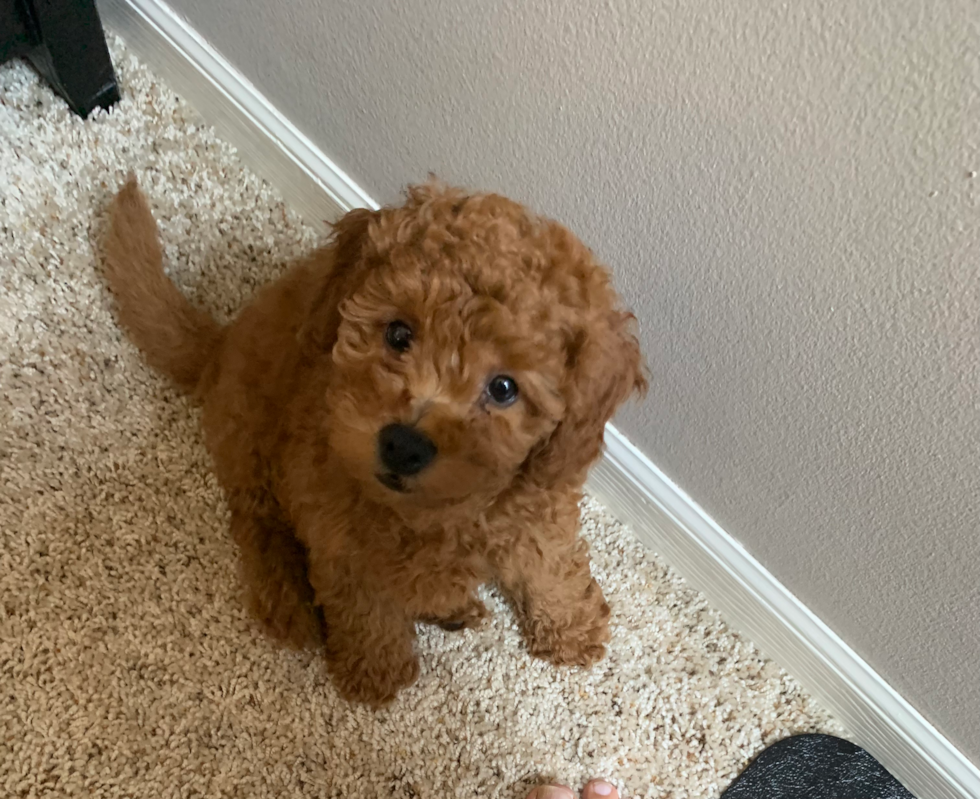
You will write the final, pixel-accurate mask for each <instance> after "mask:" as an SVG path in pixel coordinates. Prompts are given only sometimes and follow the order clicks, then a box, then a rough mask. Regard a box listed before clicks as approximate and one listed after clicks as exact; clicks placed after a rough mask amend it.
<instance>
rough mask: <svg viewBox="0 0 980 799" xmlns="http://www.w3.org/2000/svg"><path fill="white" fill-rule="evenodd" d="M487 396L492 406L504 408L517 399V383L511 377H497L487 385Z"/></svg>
mask: <svg viewBox="0 0 980 799" xmlns="http://www.w3.org/2000/svg"><path fill="white" fill-rule="evenodd" d="M487 396H488V397H490V399H491V400H492V401H493V402H494V404H496V405H500V406H502V407H506V406H507V405H510V404H511V403H513V402H514V400H516V399H517V382H516V381H515V380H514V378H513V377H508V376H507V375H497V376H496V377H494V378H493V379H492V380H491V381H490V382H489V383H487Z"/></svg>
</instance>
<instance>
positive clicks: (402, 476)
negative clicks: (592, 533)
mask: <svg viewBox="0 0 980 799" xmlns="http://www.w3.org/2000/svg"><path fill="white" fill-rule="evenodd" d="M104 254H105V267H106V276H107V279H108V282H109V285H110V287H111V289H112V291H113V293H114V295H115V297H116V300H117V304H118V310H119V317H120V320H121V322H122V324H123V326H124V327H125V328H126V330H127V331H128V332H129V334H130V335H131V337H132V338H133V340H134V341H135V342H136V344H137V345H138V346H139V347H140V348H141V349H142V351H143V352H144V354H145V356H146V359H147V361H148V362H149V363H150V364H151V365H152V366H153V367H155V368H156V369H158V370H160V371H161V372H163V373H164V374H166V375H169V376H170V377H171V378H172V379H173V380H174V381H175V382H176V383H177V384H178V385H179V386H181V387H182V388H184V389H185V390H187V391H189V392H192V393H193V394H194V395H196V396H197V397H198V398H199V399H200V400H201V401H202V403H203V420H204V430H205V435H206V439H207V444H208V448H209V449H210V451H211V454H212V456H213V458H214V463H215V467H216V469H217V474H218V477H219V479H220V481H221V484H222V486H223V487H224V490H225V492H226V494H227V498H228V503H229V505H230V508H231V526H232V533H233V535H234V538H235V541H236V542H237V544H238V546H239V548H240V549H241V558H242V563H243V570H244V583H245V586H246V589H247V593H248V598H249V605H250V609H251V611H252V612H253V613H254V614H255V615H256V617H257V618H258V619H259V620H260V621H261V622H262V623H263V625H264V627H265V629H266V630H267V631H268V632H269V633H270V634H271V635H273V636H275V637H276V638H278V639H281V640H283V641H286V642H289V643H291V644H292V645H295V646H298V647H303V646H309V645H319V644H321V643H322V644H324V652H325V656H326V662H327V665H328V669H329V671H330V673H331V675H332V677H333V679H334V681H335V683H336V685H337V687H338V688H339V690H340V691H341V693H342V694H343V695H344V696H345V697H347V698H349V699H352V700H358V701H362V702H367V703H369V704H372V705H380V704H384V703H386V702H388V701H390V700H391V699H393V698H394V697H395V695H396V693H397V692H398V690H399V689H400V688H402V687H404V686H406V685H409V684H411V683H412V682H413V681H414V680H415V678H416V676H417V675H418V662H417V659H416V656H415V652H414V646H413V645H414V638H415V624H416V622H417V621H428V622H432V623H436V624H440V625H442V626H443V627H446V628H447V629H459V628H460V627H464V626H474V625H477V624H479V623H480V622H481V620H482V619H483V617H484V616H485V615H486V609H485V608H484V606H483V604H482V603H481V602H480V601H479V600H478V599H477V598H476V597H475V596H474V591H475V589H476V588H477V587H478V586H479V585H480V584H481V583H486V582H490V581H495V582H496V583H497V584H499V585H500V586H501V588H502V589H503V590H504V591H505V592H506V593H507V594H508V595H509V596H510V598H511V599H512V601H513V603H514V606H515V608H516V612H517V614H518V617H519V619H520V624H521V627H522V630H523V635H524V637H525V639H526V641H527V646H528V649H529V650H530V651H531V654H533V655H536V656H538V657H542V658H546V659H547V660H550V661H551V662H553V663H556V664H578V665H582V666H587V665H589V664H591V663H592V662H593V661H594V660H597V659H598V658H601V657H602V656H603V654H604V653H605V649H604V646H603V644H604V642H605V641H606V640H607V639H608V617H609V607H608V606H607V605H606V603H605V601H604V599H603V596H602V591H601V590H600V588H599V586H598V585H597V584H596V582H595V580H593V579H592V575H591V572H590V569H589V557H588V551H587V547H586V544H585V542H584V541H583V540H582V539H581V538H580V537H579V535H578V528H579V510H578V503H579V500H580V498H581V490H582V484H583V482H584V480H585V476H586V472H587V470H588V467H589V466H590V464H592V463H593V461H595V460H596V458H597V457H598V456H599V454H600V452H601V448H602V435H603V426H604V424H605V422H606V421H607V420H608V419H609V418H610V417H611V416H612V415H613V413H614V411H615V410H616V408H617V406H619V404H620V403H622V402H623V401H624V400H625V399H626V398H627V397H628V396H629V395H630V394H631V393H632V392H633V391H634V390H642V389H644V388H645V387H646V383H645V380H644V377H643V371H642V365H641V359H640V352H639V347H638V344H637V341H636V338H635V337H634V335H633V334H632V332H631V330H630V328H631V322H632V316H631V315H630V314H628V313H626V312H624V311H622V310H621V309H620V304H619V300H618V297H617V296H616V294H615V292H614V291H613V289H612V288H611V287H610V284H609V278H608V275H607V273H606V270H605V269H603V267H602V266H600V265H599V264H598V263H596V261H595V259H594V258H593V256H592V254H591V253H590V252H589V250H588V249H587V248H586V247H585V246H584V245H583V244H582V243H581V242H579V241H578V239H576V238H575V237H574V236H573V235H572V234H571V233H569V232H568V231H567V230H566V229H565V228H563V227H562V226H561V225H558V224H556V223H555V222H552V221H550V220H547V219H542V218H540V217H537V216H534V215H532V214H531V213H529V212H528V211H527V210H525V209H524V208H522V207H521V206H520V205H517V204H516V203H514V202H511V201H510V200H507V199H505V198H503V197H500V196H497V195H493V194H476V195H468V194H465V193H463V192H461V191H458V190H454V189H451V188H447V187H445V186H442V185H441V184H437V183H429V184H425V185H422V186H418V187H415V188H412V189H410V190H409V192H408V196H407V201H406V202H405V204H404V205H402V206H399V207H390V208H383V209H381V210H379V211H369V210H355V211H351V212H350V213H348V214H347V215H346V216H344V217H343V218H342V219H341V220H340V221H339V222H338V223H337V224H336V226H335V231H334V236H333V238H332V240H331V242H330V243H329V244H328V245H327V246H325V247H323V248H322V249H319V250H317V251H315V252H314V253H313V254H312V255H310V256H309V258H307V259H306V260H304V261H302V262H300V263H297V264H296V265H294V266H293V267H292V269H291V270H290V271H289V272H287V273H286V274H285V276H283V277H282V278H281V279H279V280H277V281H275V282H274V283H272V284H270V285H268V286H266V287H265V288H263V289H262V290H261V291H259V292H258V294H257V295H256V296H255V298H254V299H253V300H252V301H251V303H250V304H249V305H248V306H247V307H245V309H244V310H243V311H242V312H241V313H240V314H239V316H238V318H237V319H236V320H235V321H234V322H232V323H231V324H229V325H228V326H225V327H222V326H221V325H219V324H218V323H217V322H216V321H215V320H214V319H212V318H211V317H210V316H209V315H207V314H206V313H204V312H203V311H201V310H199V309H197V308H195V307H193V306H192V305H191V304H190V303H189V302H188V301H187V300H186V299H185V298H184V297H183V296H182V295H181V294H180V292H179V291H178V289H177V288H176V286H175V285H174V284H173V283H172V282H171V281H170V280H169V278H167V277H166V275H165V274H164V271H163V264H162V253H161V248H160V244H159V241H158V238H157V230H156V225H155V223H154V220H153V217H152V216H151V214H150V210H149V207H148V205H147V203H146V201H145V199H144V198H143V196H142V194H141V193H140V190H139V187H138V186H137V184H136V181H135V179H133V178H131V179H130V180H129V182H128V183H127V184H126V186H125V187H124V188H123V189H122V190H121V191H120V193H119V194H118V196H117V197H116V199H115V201H114V203H113V205H112V209H111V225H110V230H109V233H108V235H107V237H106V240H105V243H104Z"/></svg>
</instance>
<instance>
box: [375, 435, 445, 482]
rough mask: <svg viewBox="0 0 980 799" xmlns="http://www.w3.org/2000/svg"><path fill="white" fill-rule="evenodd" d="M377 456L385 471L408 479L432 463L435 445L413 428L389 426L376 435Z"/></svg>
mask: <svg viewBox="0 0 980 799" xmlns="http://www.w3.org/2000/svg"><path fill="white" fill-rule="evenodd" d="M378 455H379V456H380V458H381V462H382V463H383V464H384V466H385V468H386V469H388V470H390V471H391V472H393V473H394V474H397V475H400V476H402V477H410V476H411V475H413V474H418V473H419V472H421V471H422V470H423V469H424V468H425V467H426V466H428V465H429V464H430V463H432V460H433V458H435V456H436V445H435V444H433V443H432V439H430V438H429V437H428V436H427V435H425V434H424V433H421V432H419V431H418V430H416V429H415V428H414V427H409V426H407V425H403V424H390V425H388V426H387V427H384V428H382V430H381V432H380V433H379V434H378Z"/></svg>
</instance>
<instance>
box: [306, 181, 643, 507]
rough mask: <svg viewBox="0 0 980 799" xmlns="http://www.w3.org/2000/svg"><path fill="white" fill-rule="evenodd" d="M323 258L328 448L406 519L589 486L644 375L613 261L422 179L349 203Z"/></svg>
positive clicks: (320, 308) (320, 343) (318, 334)
mask: <svg viewBox="0 0 980 799" xmlns="http://www.w3.org/2000/svg"><path fill="white" fill-rule="evenodd" d="M333 259H334V264H333V268H332V271H331V272H330V274H329V275H328V276H327V277H325V279H324V283H323V286H322V291H321V295H320V296H319V297H317V298H316V299H315V301H314V302H313V304H312V311H311V314H310V318H309V319H308V321H307V324H306V327H305V330H304V334H303V335H304V338H305V343H306V346H308V347H312V348H314V349H315V350H317V351H319V352H320V353H321V355H326V354H327V353H329V357H330V359H331V361H332V363H331V378H330V389H329V396H328V397H326V398H325V400H326V407H327V409H328V413H329V414H330V420H329V435H330V444H331V448H332V449H333V450H334V452H335V453H336V455H337V456H338V457H339V458H340V459H341V460H342V461H343V463H344V466H345V468H346V470H347V471H348V472H349V474H351V475H352V476H353V477H354V478H355V479H356V480H358V481H359V482H360V483H361V484H362V485H363V486H364V488H365V491H366V492H367V493H368V494H369V495H370V496H371V497H373V498H374V499H376V500H378V501H381V502H384V503H386V504H388V505H390V506H392V507H393V508H395V509H396V510H397V511H399V512H400V513H402V515H403V516H406V515H410V513H411V510H412V509H413V508H416V509H422V508H440V507H444V506H448V505H453V504H457V503H461V502H463V501H464V500H469V499H474V498H476V499H477V500H478V501H485V502H489V501H491V500H492V499H493V498H494V497H496V496H498V495H499V494H500V492H502V491H504V490H505V489H507V488H508V487H509V486H512V485H514V484H515V483H516V482H517V481H526V482H528V483H533V484H535V485H538V486H541V487H544V488H557V487H563V486H567V485H577V484H581V482H582V481H583V479H584V477H585V473H586V470H587V468H588V466H589V465H590V464H591V463H592V462H593V461H594V460H595V459H596V458H597V457H598V455H599V453H600V451H601V447H602V434H603V426H604V425H605V423H606V421H608V420H609V418H610V417H611V416H612V415H613V413H614V412H615V410H616V408H617V406H618V405H619V404H620V403H621V402H623V401H624V400H625V399H626V398H627V397H628V396H629V395H630V393H631V392H632V391H634V390H636V389H643V388H645V385H646V383H645V380H644V378H643V373H642V365H641V359H640V352H639V346H638V344H637V341H636V338H635V337H634V335H633V334H632V332H631V331H630V327H631V321H632V317H631V316H630V315H629V314H628V313H625V312H624V311H622V310H620V308H619V300H618V297H617V296H616V294H615V292H614V291H613V289H612V288H611V286H610V284H609V278H608V274H607V273H606V271H605V269H603V268H602V267H601V266H600V265H599V264H597V263H596V261H595V260H594V259H593V257H592V254H591V253H590V252H589V250H588V249H587V248H586V247H585V246H584V245H583V244H582V243H581V242H579V241H578V239H576V238H575V237H574V236H573V235H572V234H571V233H570V232H568V231H567V230H566V229H565V228H563V227H562V226H560V225H558V224H556V223H555V222H552V221H550V220H545V219H541V218H538V217H535V216H533V215H531V214H530V213H528V212H527V211H526V210H525V209H524V208H522V207H521V206H519V205H517V204H516V203H514V202H511V201H510V200H507V199H505V198H503V197H500V196H497V195H492V194H482V195H467V194H464V193H462V192H460V191H457V190H453V189H449V188H447V187H444V186H442V185H440V184H436V183H429V184H425V185H422V186H418V187H415V188H413V189H410V190H409V192H408V199H407V202H406V203H405V204H404V205H402V206H399V207H393V208H384V209H382V210H380V211H368V210H356V211H352V212H350V213H349V214H347V215H346V216H345V217H343V218H342V219H341V220H340V222H339V223H337V225H336V229H335V238H334V244H333Z"/></svg>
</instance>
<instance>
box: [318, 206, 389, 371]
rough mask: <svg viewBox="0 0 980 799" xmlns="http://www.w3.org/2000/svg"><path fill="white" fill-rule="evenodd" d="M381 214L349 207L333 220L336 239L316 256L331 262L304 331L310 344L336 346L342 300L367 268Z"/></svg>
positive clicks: (324, 347) (334, 237)
mask: <svg viewBox="0 0 980 799" xmlns="http://www.w3.org/2000/svg"><path fill="white" fill-rule="evenodd" d="M377 215H378V212H377V211H371V210H369V209H367V208H355V209H354V210H353V211H348V212H347V213H346V214H344V215H343V216H342V217H341V218H340V219H339V220H338V221H337V222H335V223H334V224H333V232H332V242H331V243H330V244H329V245H327V247H326V248H325V250H324V251H323V252H322V253H321V254H319V255H318V256H315V257H317V258H324V259H326V260H327V263H326V265H325V268H324V274H323V278H322V281H321V283H320V285H319V287H318V288H317V291H316V296H315V297H314V298H313V301H312V303H311V305H310V311H309V315H308V317H307V319H306V322H305V324H304V325H303V328H302V330H301V332H300V337H301V340H302V341H303V344H304V345H306V346H307V347H313V348H316V349H319V350H320V351H326V352H329V351H330V350H331V349H332V348H333V345H334V343H335V342H336V340H337V328H339V327H340V303H341V302H342V301H343V300H344V298H345V297H348V296H349V295H350V294H351V293H352V292H353V291H354V289H355V288H356V286H357V285H358V283H359V282H360V281H361V279H362V277H363V273H364V271H365V269H367V253H366V249H367V246H368V244H369V241H370V237H369V230H370V225H371V222H372V221H374V220H375V219H376V218H377Z"/></svg>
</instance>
